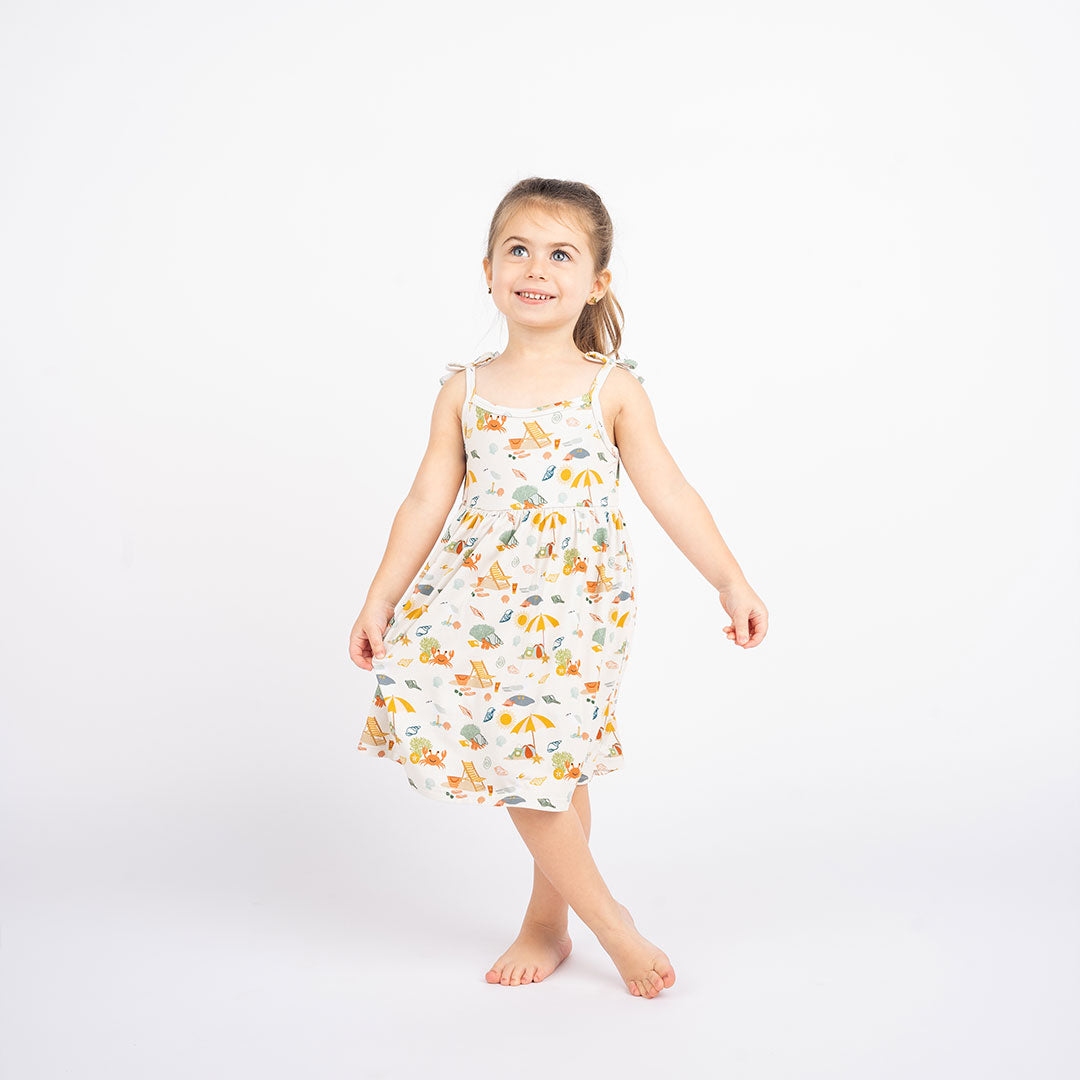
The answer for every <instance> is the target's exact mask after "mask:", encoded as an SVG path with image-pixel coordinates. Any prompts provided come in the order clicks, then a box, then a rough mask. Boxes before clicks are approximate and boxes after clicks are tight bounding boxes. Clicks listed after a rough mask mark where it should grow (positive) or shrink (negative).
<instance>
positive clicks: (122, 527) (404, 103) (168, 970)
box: [0, 0, 1080, 1080]
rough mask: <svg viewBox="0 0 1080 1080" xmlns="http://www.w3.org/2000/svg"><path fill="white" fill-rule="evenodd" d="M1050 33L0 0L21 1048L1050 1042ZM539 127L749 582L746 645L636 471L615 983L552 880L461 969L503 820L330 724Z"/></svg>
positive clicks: (1061, 822) (504, 12)
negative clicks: (586, 200) (553, 933)
mask: <svg viewBox="0 0 1080 1080" xmlns="http://www.w3.org/2000/svg"><path fill="white" fill-rule="evenodd" d="M1077 29H1078V27H1077V17H1076V15H1075V14H1074V13H1068V12H1067V9H1066V8H1065V7H1063V6H1061V5H1056V4H1050V3H1044V2H1035V3H1026V4H1023V5H1021V4H1020V3H1018V2H1014V3H991V4H975V3H968V4H965V3H958V2H952V3H943V2H941V0H937V2H935V3H928V2H916V3H908V4H904V5H880V4H877V5H875V4H869V5H868V4H865V3H835V2H825V3H821V4H814V5H804V4H794V3H789V4H783V3H768V2H766V3H762V2H755V3H741V4H724V5H720V6H718V7H713V8H711V9H709V8H704V7H698V6H696V5H693V6H692V5H685V4H665V5H663V6H662V8H656V7H654V6H651V5H650V6H648V7H646V6H644V5H642V6H637V5H619V6H612V5H606V6H597V5H593V6H584V7H583V6H581V5H569V4H562V3H548V4H544V5H541V7H540V8H536V7H535V6H519V5H506V4H489V3H484V4H471V5H468V6H465V7H463V6H461V5H421V6H420V7H410V8H405V9H399V10H391V9H390V8H389V7H384V8H382V9H381V10H370V9H369V8H367V7H365V6H361V5H355V4H353V5H350V4H344V3H338V4H332V3H321V2H318V0H315V2H312V0H309V2H306V3H304V4H302V5H301V4H295V5H287V4H281V3H266V2H264V3H259V4H255V3H241V2H236V0H231V2H230V0H216V2H215V3H213V4H211V3H206V2H191V0H188V2H186V3H183V4H180V3H171V4H162V3H143V4H138V5H124V4H119V3H103V2H96V3H85V4H75V3H71V2H68V3H52V4H45V5H42V4H30V3H25V2H20V3H16V2H11V3H8V4H6V5H5V6H4V8H3V12H2V16H0V85H2V88H3V94H2V97H0V102H2V104H0V118H2V132H3V146H4V159H5V164H4V168H3V170H2V175H0V193H2V200H0V274H2V278H0V283H2V287H3V299H4V315H3V318H2V319H0V350H2V354H3V394H2V403H0V415H2V419H3V425H2V433H0V451H2V453H3V462H4V467H3V470H2V476H3V480H2V484H3V487H2V492H0V494H2V499H3V509H4V520H5V527H4V529H3V533H2V541H0V542H2V545H3V548H2V551H0V556H2V558H3V565H4V569H5V574H4V578H5V590H4V593H5V597H4V599H5V603H4V611H5V615H6V617H5V618H4V620H3V631H2V633H3V638H2V643H0V644H2V660H0V664H2V671H3V697H2V702H0V704H2V708H3V714H4V718H3V729H2V740H3V741H2V765H0V768H2V781H3V796H2V798H3V822H2V840H3V847H2V860H3V862H2V873H3V882H2V884H3V896H2V910H0V918H2V926H0V931H2V947H3V964H2V973H0V979H2V993H3V1002H2V1004H3V1009H2V1010H0V1012H2V1014H3V1020H2V1024H3V1031H2V1034H3V1039H2V1040H0V1041H2V1042H3V1046H4V1050H3V1054H4V1064H5V1065H6V1067H7V1073H8V1075H10V1076H11V1077H12V1078H13V1080H14V1078H18V1080H38V1078H45V1077H49V1078H52V1077H60V1076H68V1075H79V1076H83V1077H98V1076H101V1077H109V1078H110V1080H118V1078H121V1077H124V1078H126V1077H139V1078H143V1077H147V1076H153V1077H155V1078H156V1080H165V1078H172V1077H178V1078H179V1077H183V1078H185V1080H187V1078H190V1077H193V1076H205V1077H219V1076H220V1077H226V1076H228V1077H234V1076H245V1075H252V1076H254V1075H258V1076H260V1077H278V1076H281V1077H296V1076H300V1075H306V1076H318V1077H320V1078H331V1077H333V1078H337V1077H343V1078H344V1077H350V1078H351V1077H357V1076H361V1077H399V1076H400V1077H406V1076H407V1077H413V1076H416V1075H419V1074H421V1072H423V1073H424V1074H426V1075H432V1076H434V1075H439V1076H443V1077H457V1076H462V1077H464V1076H474V1075H476V1074H477V1070H478V1069H480V1070H483V1071H484V1072H485V1073H488V1072H490V1073H492V1074H493V1075H513V1076H516V1077H527V1078H531V1077H542V1076H548V1075H556V1074H558V1073H561V1072H563V1071H565V1070H566V1069H568V1068H572V1069H574V1070H575V1071H576V1070H578V1069H584V1070H591V1069H593V1068H595V1067H602V1068H607V1069H611V1070H618V1071H619V1072H621V1073H622V1074H623V1075H625V1076H632V1077H637V1076H644V1075H646V1074H648V1075H650V1076H655V1075H656V1070H657V1069H658V1068H660V1067H675V1068H676V1069H678V1068H680V1067H681V1068H682V1070H684V1071H685V1072H686V1073H687V1074H688V1075H699V1072H697V1071H693V1070H704V1069H705V1068H708V1069H709V1071H710V1072H714V1071H715V1072H716V1073H717V1074H721V1073H722V1074H726V1075H732V1076H737V1077H739V1078H740V1080H757V1078H764V1077H783V1078H792V1077H798V1078H800V1080H801V1078H809V1077H828V1078H829V1080H839V1078H845V1080H846V1078H849V1077H850V1078H852V1080H855V1078H858V1080H865V1078H866V1077H871V1076H872V1077H874V1078H875V1080H890V1078H893V1077H895V1078H904V1080H908V1078H910V1077H912V1076H919V1077H921V1078H931V1077H932V1078H938V1077H940V1078H942V1080H944V1078H949V1080H952V1078H953V1077H955V1076H956V1075H957V1074H958V1072H961V1071H963V1072H965V1073H968V1072H970V1073H972V1074H973V1075H978V1076H979V1077H980V1078H983V1080H988V1078H997V1077H1015V1076H1018V1075H1033V1076H1038V1077H1040V1080H1051V1078H1057V1077H1065V1076H1067V1075H1068V1076H1072V1075H1075V1069H1076V1064H1077V1044H1076V1040H1075V1036H1074V1035H1073V1034H1071V1033H1070V1031H1069V1030H1067V1028H1070V1027H1071V1028H1072V1029H1073V1030H1074V1028H1075V1026H1074V1025H1068V1024H1066V1020H1072V1019H1075V1014H1076V1009H1077V1005H1078V1004H1080V993H1078V990H1080V986H1078V983H1080V979H1078V969H1077V946H1078V944H1080V933H1078V925H1077V918H1076V911H1077V900H1078V892H1080V889H1078V886H1080V872H1078V866H1077V858H1076V855H1077V832H1078V829H1077V826H1078V816H1080V815H1078V805H1077V794H1076V793H1077V780H1078V754H1077V750H1078V745H1077V744H1078V738H1077V723H1076V721H1077V703H1078V694H1077V684H1076V676H1075V670H1076V655H1077V650H1078V646H1080V620H1078V617H1077V606H1076V605H1077V599H1078V595H1077V592H1078V590H1077V576H1078V573H1077V572H1078V565H1077V558H1076V551H1077V545H1078V539H1080V537H1078V532H1080V530H1078V528H1077V520H1078V515H1077V509H1078V505H1077V480H1078V476H1077V468H1076V463H1077V445H1076V437H1075V430H1076V415H1077V412H1076V410H1077V404H1078V401H1077V397H1078V395H1077V378H1076V355H1077V345H1078V341H1077V332H1076V318H1075V310H1074V309H1075V298H1076V295H1077V285H1078V281H1077V272H1076V249H1077V241H1078V239H1080V238H1078V235H1077V228H1076V225H1077V212H1076V200H1075V192H1076V190H1077V185H1078V181H1080V176H1078V172H1080V170H1078V168H1077V142H1076V122H1075V108H1074V104H1073V103H1074V102H1075V100H1076V94H1077V91H1078V87H1077V85H1076V77H1075V69H1076V65H1075V56H1076V46H1077V37H1078V34H1077ZM529 175H542V176H554V177H561V178H567V179H578V180H583V181H585V182H586V183H588V184H590V185H591V186H593V187H594V188H595V189H596V190H597V191H598V192H599V193H600V194H601V196H602V197H603V198H604V199H605V201H606V203H607V206H608V208H609V210H610V212H611V214H612V216H613V218H614V220H615V225H616V255H615V258H614V260H613V263H612V270H613V274H614V280H613V289H614V292H615V295H616V297H617V298H618V299H619V301H620V303H621V304H622V305H623V307H624V309H625V312H626V317H627V320H626V337H625V341H624V347H623V349H622V355H623V356H629V357H631V358H632V359H635V360H637V362H638V364H639V367H638V369H637V370H638V373H640V374H641V375H643V376H644V378H645V383H644V386H645V389H646V390H647V391H648V392H649V394H650V396H651V398H652V401H653V404H654V407H655V409H656V412H657V416H658V419H659V424H660V430H661V434H662V436H663V437H664V439H665V441H666V442H667V444H668V446H669V447H670V448H671V450H672V452H673V454H674V455H675V458H676V460H677V461H678V462H679V464H680V466H681V468H682V469H683V471H684V472H685V473H686V475H687V477H688V478H689V479H690V481H691V483H693V484H694V486H695V487H696V488H697V489H698V491H699V492H700V493H701V494H702V496H703V497H704V498H705V500H706V502H707V503H708V505H709V506H710V508H711V510H712V512H713V514H714V516H715V518H716V521H717V524H718V525H719V527H720V530H721V532H722V533H723V534H724V537H725V538H726V540H727V541H728V543H729V544H730V546H731V547H732V549H733V551H734V552H735V555H736V557H737V558H738V559H739V561H740V563H741V565H742V566H743V568H744V570H745V572H746V574H747V576H748V578H749V580H750V582H751V584H752V585H753V586H754V587H755V588H756V589H757V590H758V592H759V593H760V594H761V596H762V598H763V599H764V601H765V603H766V604H767V605H768V607H769V610H770V616H771V629H770V633H769V636H768V638H767V640H766V642H765V643H764V645H763V646H761V647H759V648H757V649H755V650H750V651H749V652H744V651H742V650H740V649H738V648H737V647H736V646H734V645H731V644H729V643H728V642H727V641H726V640H725V639H724V636H723V634H722V632H721V627H722V626H723V625H724V623H725V622H726V617H725V615H724V613H723V611H722V609H721V608H720V606H719V603H718V601H717V600H716V597H715V592H714V591H713V590H712V589H711V587H710V586H709V584H708V583H707V582H706V581H705V580H704V579H703V578H702V577H701V575H700V574H699V573H698V572H697V571H696V570H695V569H694V567H693V566H692V565H690V564H689V563H688V562H687V561H686V560H685V559H684V558H683V557H682V556H681V554H680V553H679V551H678V549H677V548H675V546H674V544H673V543H672V542H671V541H670V540H669V539H668V537H667V536H666V535H665V534H664V533H663V531H662V530H661V529H660V527H659V526H658V525H657V523H656V522H655V520H654V519H653V518H652V517H651V516H650V515H649V513H648V511H647V509H646V508H645V507H644V506H643V505H642V504H641V502H640V500H639V499H637V498H636V497H635V495H634V492H633V489H632V486H631V484H630V483H627V482H625V481H626V480H627V477H626V475H625V474H624V476H623V480H624V487H623V505H624V507H625V510H626V517H627V520H628V523H629V526H630V528H631V529H632V531H633V533H632V535H633V536H634V540H635V544H636V551H637V555H638V572H639V586H640V587H639V593H638V599H639V604H640V613H639V622H638V625H637V628H636V631H635V639H634V643H633V646H632V651H631V657H630V662H629V665H628V669H627V675H626V679H625V682H624V684H623V688H622V691H621V694H620V710H619V723H620V732H621V737H622V741H623V748H624V752H625V758H624V762H623V768H622V769H621V770H620V771H619V772H616V773H614V774H612V776H611V777H604V778H600V779H598V781H597V782H596V783H595V784H593V785H592V787H591V791H592V802H593V813H594V819H593V843H592V846H593V850H594V853H595V855H596V859H597V861H598V864H599V865H600V868H601V871H602V872H603V873H604V874H605V877H606V879H607V881H608V883H609V885H610V886H611V888H612V891H613V893H614V894H615V895H616V897H618V898H619V899H620V900H622V901H623V902H625V903H626V904H627V905H628V906H629V907H630V909H631V911H632V912H633V913H634V915H635V918H636V919H637V922H638V925H639V927H640V929H641V930H642V932H643V933H645V934H646V936H647V937H649V938H650V939H651V940H653V941H655V942H656V943H657V944H658V945H659V946H660V947H661V948H663V949H664V950H665V951H666V952H667V953H668V955H669V956H670V957H671V959H672V961H673V963H674V965H675V970H676V973H677V983H676V985H675V986H674V987H673V988H672V989H671V990H670V991H665V992H663V993H662V994H661V995H660V996H659V997H658V998H657V999H654V1000H651V1001H649V1002H648V1003H646V1002H645V1001H643V1000H642V999H639V998H635V997H633V996H631V995H630V994H629V993H627V991H626V990H625V988H624V987H623V985H622V983H621V981H620V980H619V977H618V974H617V972H616V970H615V968H614V965H613V964H612V963H611V962H610V960H609V959H608V957H607V956H606V954H605V953H604V952H603V951H602V950H601V948H600V947H599V945H598V944H597V942H596V941H595V939H594V938H593V937H592V935H591V934H590V933H589V931H588V930H587V928H586V927H585V926H584V925H583V924H582V923H581V922H580V921H579V920H577V918H576V916H573V915H572V916H571V927H570V930H571V936H572V937H573V939H574V942H575V951H574V953H573V954H572V956H571V957H570V958H569V960H568V961H567V962H566V963H565V964H564V965H563V966H562V967H561V968H560V969H559V970H558V971H557V972H556V973H555V974H554V975H553V976H552V977H551V978H550V979H549V980H547V981H545V982H543V983H540V984H534V985H532V986H529V987H519V988H504V987H498V986H490V985H488V984H487V983H486V982H485V981H484V979H483V973H484V972H485V971H486V970H487V967H488V966H489V965H490V964H491V962H492V961H493V960H494V959H495V958H496V957H497V956H498V955H499V954H500V953H501V952H502V950H503V949H504V948H505V946H506V945H507V944H508V943H509V942H510V940H511V939H512V938H513V936H514V935H515V933H516V931H517V928H518V925H519V922H520V918H521V914H522V912H523V910H524V905H525V902H526V899H527V897H528V894H529V888H530V884H531V860H530V857H529V855H528V852H527V850H526V848H525V847H524V844H523V843H522V842H521V840H520V838H519V837H518V835H517V833H516V831H515V830H514V828H513V825H512V824H511V823H510V821H509V820H508V818H507V817H506V816H505V812H504V811H498V812H489V809H485V808H481V807H476V806H469V805H464V804H454V805H452V806H440V805H438V804H437V803H434V802H432V801H430V800H427V799H423V798H421V797H419V796H418V795H416V794H415V793H414V792H412V791H411V789H410V788H409V786H408V784H407V782H406V781H405V778H404V776H403V775H402V774H401V772H400V770H399V769H398V768H397V767H395V766H392V765H390V764H388V763H381V762H375V761H373V760H371V759H369V758H367V757H366V756H365V755H362V754H360V753H359V752H358V751H357V750H356V743H357V742H358V740H359V737H360V732H361V727H362V724H363V721H364V718H365V717H366V715H367V706H368V703H369V701H370V699H371V696H372V694H373V692H374V688H375V679H374V675H373V674H371V673H369V672H363V671H361V670H359V669H358V668H356V667H355V666H354V665H353V664H352V663H351V662H350V661H349V660H348V657H347V651H346V650H347V636H348V631H349V629H350V627H351V626H352V623H353V620H354V619H355V617H356V615H357V613H358V611H359V609H360V606H361V604H362V602H363V599H364V596H365V594H366V591H367V588H368V585H369V582H370V579H371V576H372V575H373V573H374V571H375V569H376V567H377V565H378V561H379V559H380V557H381V555H382V551H383V547H384V544H385V542H386V538H387V534H388V530H389V527H390V524H391V521H392V519H393V516H394V514H395V512H396V510H397V507H398V505H399V503H400V501H401V499H402V498H403V497H404V495H405V492H406V490H407V489H408V486H409V484H410V483H411V480H412V477H413V475H414V473H415V469H416V467H417V465H418V463H419V461H420V457H421V454H422V451H423V448H424V445H425V442H426V438H427V433H428V424H429V420H430V415H431V406H432V403H433V401H434V398H435V395H436V393H437V392H438V389H439V381H438V380H439V376H440V375H441V374H442V373H443V372H444V371H445V363H446V362H447V361H448V360H462V359H469V358H472V357H474V356H476V355H478V354H480V353H481V352H483V351H486V350H487V349H497V348H500V347H501V346H502V345H503V344H504V343H505V328H504V327H503V326H502V325H501V319H500V317H499V316H498V314H497V312H496V311H495V309H494V306H493V305H492V303H491V300H490V297H489V296H488V295H487V292H486V288H485V286H484V281H483V277H482V271H481V265H480V261H481V258H482V256H483V248H484V241H485V237H486V231H487V227H488V223H489V221H490V217H491V214H492V212H493V211H494V208H495V205H496V204H497V202H498V200H499V199H500V198H501V196H502V194H503V193H504V192H505V191H506V189H507V188H508V187H510V186H511V185H512V184H513V183H514V182H516V181H517V180H518V179H520V178H522V177H524V176H529ZM631 479H632V478H631ZM702 671H704V672H706V673H707V674H708V676H709V679H710V685H709V687H708V689H707V690H706V691H705V692H702V685H701V681H700V673H701V672H702ZM691 675H694V676H695V677H694V678H691V677H690V676H691ZM665 730H671V731H679V732H681V733H684V734H685V733H687V732H689V733H690V736H691V737H692V739H693V740H694V742H695V743H696V745H697V746H698V747H699V748H700V749H701V751H702V752H703V753H704V754H705V755H706V759H707V760H708V762H709V764H708V767H707V768H702V767H701V766H700V764H694V765H692V766H691V765H690V764H688V763H686V762H684V761H683V760H681V758H680V756H679V754H678V753H676V752H675V751H674V749H673V746H674V744H672V746H669V745H667V744H666V743H665V741H664V738H663V732H664V731H665ZM657 732H659V733H660V737H659V738H656V733H657ZM631 1014H632V1015H631ZM436 1070H437V1072H436ZM680 1075H682V1073H680Z"/></svg>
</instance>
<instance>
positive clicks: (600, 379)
mask: <svg viewBox="0 0 1080 1080" xmlns="http://www.w3.org/2000/svg"><path fill="white" fill-rule="evenodd" d="M585 355H586V356H587V357H588V358H589V359H590V360H597V361H598V362H601V363H603V364H604V365H605V366H604V368H603V369H602V370H601V372H600V374H599V375H598V376H597V378H596V383H595V387H594V392H596V391H599V389H600V387H601V386H603V385H604V380H605V379H606V378H607V377H608V375H610V374H611V372H612V371H614V370H615V368H617V367H621V368H622V369H623V370H624V371H629V372H630V373H631V374H632V375H633V376H634V378H635V379H637V381H638V382H639V383H643V382H644V381H645V380H644V379H643V378H642V377H641V376H640V375H637V374H635V373H634V368H636V367H637V361H636V360H630V359H626V360H615V359H613V358H612V357H610V356H605V355H604V354H603V353H586V354H585Z"/></svg>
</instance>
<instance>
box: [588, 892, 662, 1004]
mask: <svg viewBox="0 0 1080 1080" xmlns="http://www.w3.org/2000/svg"><path fill="white" fill-rule="evenodd" d="M615 902H616V903H617V904H618V901H617V900H616V901H615ZM619 913H620V915H621V916H622V919H623V923H624V924H625V925H624V926H622V927H619V928H617V929H614V930H611V931H608V932H605V933H604V934H603V936H601V935H600V934H597V938H599V940H600V944H601V945H603V947H604V951H605V952H606V953H607V954H608V956H610V957H611V959H612V960H614V961H615V966H616V967H617V968H618V969H619V974H620V975H621V976H622V978H623V982H625V983H626V987H627V989H628V990H629V991H630V993H631V994H634V995H635V996H637V997H650V998H651V997H656V995H657V994H659V993H660V991H661V990H664V989H666V988H667V987H669V986H672V985H674V983H675V969H674V968H673V967H672V966H671V961H670V960H669V959H668V958H667V955H666V954H665V953H663V952H661V951H660V950H659V949H658V948H657V947H656V946H655V945H654V944H653V943H652V942H651V941H649V940H648V939H647V938H643V937H642V936H641V934H639V933H638V931H637V927H636V926H635V925H634V919H633V917H632V916H631V914H630V912H629V910H628V909H627V908H626V906H625V905H624V904H619Z"/></svg>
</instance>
